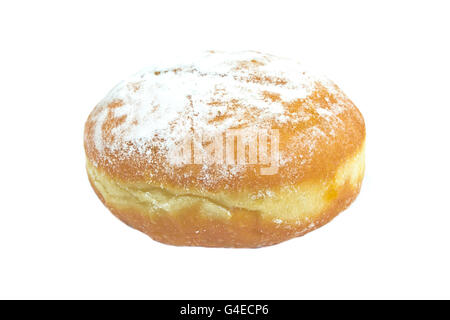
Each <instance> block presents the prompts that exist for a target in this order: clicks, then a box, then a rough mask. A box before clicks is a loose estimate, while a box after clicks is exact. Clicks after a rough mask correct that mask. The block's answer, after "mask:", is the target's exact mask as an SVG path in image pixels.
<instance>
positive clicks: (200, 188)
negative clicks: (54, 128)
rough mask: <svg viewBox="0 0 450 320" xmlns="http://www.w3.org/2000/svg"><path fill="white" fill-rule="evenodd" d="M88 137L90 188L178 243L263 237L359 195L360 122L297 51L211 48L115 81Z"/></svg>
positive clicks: (318, 220) (263, 242) (127, 217)
mask: <svg viewBox="0 0 450 320" xmlns="http://www.w3.org/2000/svg"><path fill="white" fill-rule="evenodd" d="M84 147H85V153H86V169H87V174H88V178H89V181H90V183H91V185H92V187H93V189H94V191H95V192H96V194H97V195H98V197H99V198H100V200H101V201H102V202H103V204H104V205H105V206H106V207H107V208H108V209H109V210H110V211H111V212H112V213H113V214H114V215H115V216H116V217H117V218H119V219H120V220H121V221H123V222H124V223H126V224H127V225H129V226H131V227H132V228H135V229H137V230H140V231H142V232H144V233H145V234H147V235H148V236H150V237H151V238H152V239H154V240H156V241H159V242H162V243H165V244H170V245H176V246H203V247H233V248H258V247H264V246H269V245H274V244H277V243H280V242H283V241H285V240H288V239H291V238H295V237H299V236H302V235H304V234H306V233H308V232H310V231H312V230H314V229H317V228H319V227H321V226H323V225H324V224H326V223H327V222H329V221H330V220H332V219H333V218H334V217H335V216H336V215H337V214H338V213H339V212H341V211H343V210H344V209H346V208H347V207H348V206H349V204H350V203H351V202H352V201H353V200H354V199H355V198H356V196H357V195H358V193H359V191H360V187H361V182H362V179H363V176H364V148H365V124H364V119H363V117H362V115H361V113H360V112H359V110H358V109H357V108H356V107H355V105H354V104H353V103H352V101H351V100H350V99H349V98H348V97H347V96H346V95H345V94H344V93H343V92H342V91H341V89H340V88H339V87H338V86H337V85H336V84H334V83H333V82H332V81H330V80H328V79H327V78H326V77H324V76H322V75H318V74H316V73H313V72H311V71H309V69H307V68H305V67H304V66H303V65H302V64H300V63H298V62H296V61H295V60H291V59H288V58H281V57H277V56H273V55H270V54H264V53H260V52H255V51H244V52H233V53H229V52H215V51H208V52H205V53H203V54H200V55H199V56H197V57H195V58H193V59H191V60H189V61H186V62H179V63H173V64H167V65H159V66H155V67H150V68H147V69H144V70H142V71H140V72H138V73H137V74H135V75H133V76H131V77H130V78H129V79H127V80H124V81H122V82H120V83H119V84H118V85H117V86H116V87H114V88H113V89H112V90H111V91H110V92H109V93H108V94H107V95H106V97H105V98H104V99H103V100H102V101H100V103H98V104H97V106H96V107H95V108H94V110H93V111H92V112H91V114H90V115H89V117H88V119H87V121H86V124H85V131H84Z"/></svg>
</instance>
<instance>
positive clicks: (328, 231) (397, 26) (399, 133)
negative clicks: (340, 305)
mask: <svg viewBox="0 0 450 320" xmlns="http://www.w3.org/2000/svg"><path fill="white" fill-rule="evenodd" d="M449 13H450V7H449V2H448V1H370V2H369V1H308V2H300V1H291V2H283V1H271V2H265V1H257V2H256V1H255V2H252V1H243V0H241V1H229V0H227V1H203V2H198V1H180V2H173V1H160V2H153V1H129V0H127V1H70V2H69V1H28V2H25V1H3V2H2V3H1V4H0V35H1V37H0V47H1V48H0V110H1V113H0V115H1V118H0V119H1V126H0V130H1V132H0V133H1V148H0V150H1V151H0V152H1V158H0V161H1V183H0V188H1V207H0V298H153V299H156V298H158V299H166V298H167V299H168V298H185V299H196V298H221V299H231V298H233V299H240V298H248V299H259V298H261V299H262V298H264V299H300V298H447V299H448V298H450V272H449V269H450V254H449V244H450V209H449V202H448V198H449V197H450V195H449V189H450V188H449V186H450V176H449V162H450V157H449V142H448V138H449V136H450V134H449V115H450V111H449V110H450V102H449V92H450V88H449V85H450V78H449V74H450V73H449V72H450V63H449V57H450V40H449V38H450V36H449V34H450V22H449V21H450V19H449ZM208 49H215V50H229V51H234V50H247V49H252V50H259V51H263V52H268V53H272V54H276V55H281V56H287V57H292V58H295V59H298V60H300V61H303V62H304V63H306V64H307V65H310V66H313V67H315V68H316V69H319V71H322V72H324V73H326V74H327V75H328V76H329V77H330V78H331V79H333V80H334V81H335V82H336V83H337V84H338V85H339V86H340V87H341V88H342V89H343V90H344V91H345V92H346V93H347V95H348V96H349V97H350V98H351V99H352V100H353V101H354V102H355V104H356V105H357V106H358V107H359V108H360V110H361V112H362V113H363V115H364V117H365V120H366V125H367V170H366V177H365V180H364V183H363V188H362V190H361V194H360V196H359V197H358V199H357V200H356V202H355V203H354V204H353V205H352V206H351V207H350V208H349V209H348V210H346V211H345V212H343V213H342V214H341V215H339V216H338V217H337V218H336V219H335V220H334V221H333V222H331V223H330V224H328V225H326V226H324V227H323V228H321V229H319V230H317V231H315V232H312V233H310V234H308V235H306V236H305V237H302V238H298V239H294V240H291V241H288V242H285V243H282V244H280V245H276V246H273V247H268V248H264V249H257V250H248V249H241V250H237V249H205V248H179V247H172V246H167V245H163V244H160V243H157V242H155V241H153V240H151V239H150V238H148V237H147V236H145V235H144V234H141V233H140V232H138V231H135V230H133V229H131V228H129V227H127V226H126V225H124V224H123V223H121V222H119V221H118V220H117V219H116V218H114V217H113V216H112V215H111V214H110V213H109V212H108V211H107V209H105V208H104V207H103V205H102V204H101V203H100V201H99V200H98V199H97V197H96V196H95V194H94V192H93V191H92V190H91V187H90V186H89V183H88V180H87V177H86V174H85V171H84V151H83V125H84V121H85V120H86V118H87V116H88V114H89V113H90V111H91V110H92V108H93V107H94V106H95V104H96V103H97V102H98V101H99V100H100V99H101V98H102V97H103V96H104V95H105V94H106V93H107V92H108V91H109V90H110V89H111V88H112V87H113V86H114V85H115V84H116V83H117V82H119V81H120V80H121V79H123V78H125V77H127V76H129V75H130V74H133V73H135V72H136V71H138V70H139V69H141V68H143V67H145V66H148V65H153V64H155V62H157V61H163V60H164V59H166V58H168V57H172V56H177V55H179V56H182V55H184V54H187V53H188V52H189V51H196V52H198V51H202V50H208Z"/></svg>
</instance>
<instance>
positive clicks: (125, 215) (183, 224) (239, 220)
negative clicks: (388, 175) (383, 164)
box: [89, 178, 361, 248]
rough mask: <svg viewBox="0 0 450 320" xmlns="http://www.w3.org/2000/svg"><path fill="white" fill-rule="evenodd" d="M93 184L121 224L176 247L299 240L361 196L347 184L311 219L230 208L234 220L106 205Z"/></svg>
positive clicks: (189, 211) (245, 245)
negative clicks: (271, 216)
mask: <svg viewBox="0 0 450 320" xmlns="http://www.w3.org/2000/svg"><path fill="white" fill-rule="evenodd" d="M89 181H90V182H91V185H92V187H93V189H94V191H95V192H96V194H97V195H98V197H99V198H100V200H101V201H102V202H103V204H104V205H105V206H106V207H107V208H108V209H109V210H110V211H111V212H112V213H113V214H114V215H115V216H116V217H117V218H119V219H120V220H121V221H123V222H124V223H126V224H127V225H128V226H130V227H132V228H135V229H137V230H139V231H141V232H143V233H145V234H147V235H148V236H150V237H151V238H152V239H154V240H156V241H159V242H162V243H165V244H170V245H176V246H202V247H231V248H259V247H264V246H270V245H274V244H277V243H280V242H283V241H286V240H289V239H292V238H296V237H300V236H303V235H305V234H306V233H308V232H310V231H313V230H315V229H317V228H319V227H321V226H323V225H325V224H326V223H328V222H329V221H331V220H332V219H333V218H334V217H335V216H336V215H338V214H339V213H340V212H341V211H343V210H344V209H346V208H347V207H348V206H349V205H350V204H351V203H352V202H353V201H354V199H355V198H356V196H357V195H358V193H359V190H360V186H361V181H359V182H358V183H357V184H356V186H355V185H353V184H352V183H350V182H349V181H346V182H345V184H344V185H341V186H339V187H338V188H337V189H335V190H334V193H335V194H336V197H335V198H334V199H333V200H332V201H331V202H330V204H329V205H328V206H327V207H326V208H325V209H323V210H322V211H321V212H320V213H319V214H317V215H315V216H311V217H310V218H309V219H308V220H295V221H289V220H286V221H283V222H282V223H277V222H275V221H274V220H273V219H269V218H264V217H263V215H261V212H258V211H251V210H247V209H242V208H230V213H231V218H230V219H226V220H225V219H220V218H216V219H214V218H211V217H208V216H206V215H202V214H200V213H199V210H198V209H199V208H198V207H196V206H192V207H186V208H182V209H181V210H179V211H178V212H171V213H170V214H168V213H163V214H149V213H148V212H145V211H142V210H140V209H138V208H119V207H115V206H114V205H113V204H111V203H109V204H108V203H107V202H106V200H105V198H104V197H103V195H102V194H101V192H100V191H99V190H98V189H97V187H96V186H95V183H94V182H93V181H92V180H91V178H89Z"/></svg>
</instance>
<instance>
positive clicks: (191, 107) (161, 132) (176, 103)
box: [85, 51, 362, 186]
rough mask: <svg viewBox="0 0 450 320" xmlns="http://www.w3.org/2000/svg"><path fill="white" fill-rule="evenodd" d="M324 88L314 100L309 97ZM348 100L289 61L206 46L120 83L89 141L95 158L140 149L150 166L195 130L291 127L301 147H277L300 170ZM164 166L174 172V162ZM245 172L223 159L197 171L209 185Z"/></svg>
mask: <svg viewBox="0 0 450 320" xmlns="http://www.w3.org/2000/svg"><path fill="white" fill-rule="evenodd" d="M322 91H323V92H325V93H324V94H322V95H323V96H319V98H320V99H321V102H320V103H315V102H314V98H311V97H312V95H313V94H315V95H317V92H322ZM328 94H329V95H330V96H328ZM348 103H349V101H348V99H347V98H346V97H345V96H344V95H343V94H342V93H341V92H340V90H339V89H338V88H337V87H336V86H335V85H334V84H333V83H332V82H331V81H329V80H327V79H325V78H323V77H318V76H315V75H313V74H311V72H308V71H307V70H306V69H305V68H304V67H303V66H302V65H301V64H300V63H298V62H295V61H292V60H290V59H285V58H279V57H275V56H272V55H268V54H263V53H259V52H254V51H245V52H237V53H224V52H207V53H205V54H204V55H203V56H200V57H199V58H198V59H197V60H195V61H193V62H192V63H186V64H180V65H174V66H172V67H167V68H148V69H145V70H143V71H141V72H139V73H137V74H135V75H134V76H132V77H131V78H130V79H127V80H125V81H122V82H121V83H119V84H118V85H117V86H116V87H115V88H113V90H111V92H110V93H109V94H108V95H107V96H106V97H105V98H104V99H103V100H102V101H101V102H100V103H99V104H98V105H97V106H96V108H95V109H94V111H93V112H92V114H91V116H90V119H89V120H88V122H90V123H91V125H92V126H91V128H90V130H89V132H88V134H86V136H85V138H86V139H87V140H86V145H87V149H89V148H94V149H95V150H94V151H95V154H96V157H95V158H96V159H91V160H92V161H93V163H94V164H97V163H98V162H99V161H100V162H103V163H106V162H112V161H126V160H127V159H128V158H132V157H136V155H138V156H139V157H141V158H147V159H148V161H149V164H150V162H152V161H154V159H155V155H154V154H152V153H155V152H157V153H158V157H159V158H161V157H163V158H164V157H166V158H167V155H168V154H170V153H171V150H172V149H173V148H175V147H177V146H178V144H179V143H180V142H181V141H182V139H183V138H184V137H186V136H187V135H189V134H191V133H192V132H194V131H195V132H196V133H197V134H200V135H215V134H220V133H223V132H225V131H226V130H228V129H231V128H249V127H251V128H256V129H270V128H273V127H277V128H286V127H291V126H292V127H298V128H299V130H298V131H297V132H295V134H294V135H293V136H292V137H291V138H290V140H289V144H290V145H293V146H295V145H297V148H298V150H300V149H301V150H303V151H302V152H301V153H299V154H292V153H290V150H289V149H291V148H288V149H282V150H280V151H281V155H280V164H281V165H285V164H288V163H291V162H292V161H294V162H296V167H297V168H299V167H301V166H303V165H307V164H308V162H310V161H311V159H312V158H313V154H314V152H315V148H316V147H317V143H320V144H322V145H323V144H324V143H325V144H327V143H329V142H330V141H333V139H334V136H335V134H336V131H337V130H339V128H340V126H342V124H343V121H342V118H341V114H342V113H343V112H344V111H346V110H347V111H348ZM296 104H298V105H299V106H296ZM293 106H294V107H293ZM312 118H314V119H312ZM311 120H314V121H311ZM361 120H362V118H361ZM303 124H304V125H303ZM200 147H201V146H200ZM155 150H156V151H155ZM111 154H114V155H115V156H114V158H113V157H111V156H110V155H111ZM160 169H161V170H165V171H166V172H165V174H167V175H171V174H173V175H175V174H176V173H175V172H173V171H172V168H171V167H166V168H160ZM243 170H246V168H244V167H242V166H239V165H236V166H225V165H224V166H223V168H221V170H215V171H214V174H211V172H210V170H209V168H208V167H204V168H203V170H201V171H196V172H195V174H196V179H197V180H198V181H202V182H201V183H202V184H203V185H205V186H206V185H212V184H215V183H217V181H218V180H221V179H222V180H223V179H224V178H227V177H230V176H236V175H239V173H240V172H242V171H243ZM291 173H292V174H294V173H293V172H291ZM297 175H298V173H297Z"/></svg>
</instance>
